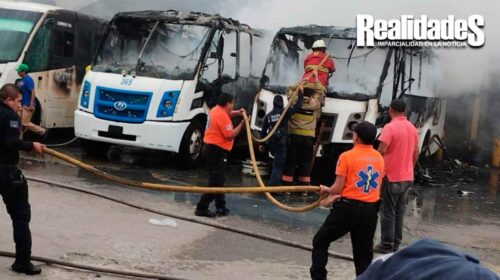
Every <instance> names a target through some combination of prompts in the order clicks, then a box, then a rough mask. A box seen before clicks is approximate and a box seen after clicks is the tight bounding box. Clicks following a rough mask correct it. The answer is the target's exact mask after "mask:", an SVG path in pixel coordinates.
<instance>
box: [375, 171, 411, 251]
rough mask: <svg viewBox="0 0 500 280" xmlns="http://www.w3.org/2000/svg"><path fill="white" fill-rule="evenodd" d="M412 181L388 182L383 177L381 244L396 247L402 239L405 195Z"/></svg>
mask: <svg viewBox="0 0 500 280" xmlns="http://www.w3.org/2000/svg"><path fill="white" fill-rule="evenodd" d="M412 184H413V182H411V181H408V182H389V181H388V180H387V178H384V183H383V185H382V190H381V191H382V205H381V209H380V226H381V230H382V237H381V239H382V242H381V243H382V244H383V245H387V246H393V247H395V248H398V247H399V245H401V240H402V239H403V218H404V214H405V208H406V195H407V193H408V189H409V188H410V186H411V185H412Z"/></svg>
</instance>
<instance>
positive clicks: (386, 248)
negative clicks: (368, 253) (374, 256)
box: [373, 243, 393, 254]
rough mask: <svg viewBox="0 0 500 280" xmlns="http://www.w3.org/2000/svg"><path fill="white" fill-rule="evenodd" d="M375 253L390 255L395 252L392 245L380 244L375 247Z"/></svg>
mask: <svg viewBox="0 0 500 280" xmlns="http://www.w3.org/2000/svg"><path fill="white" fill-rule="evenodd" d="M373 252H377V253H380V254H390V253H392V252H393V247H392V246H391V245H386V244H382V243H379V244H377V245H376V246H375V247H373Z"/></svg>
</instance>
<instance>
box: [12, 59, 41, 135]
mask: <svg viewBox="0 0 500 280" xmlns="http://www.w3.org/2000/svg"><path fill="white" fill-rule="evenodd" d="M16 71H17V74H18V75H19V77H21V79H20V80H19V81H18V82H17V86H18V87H19V89H20V90H21V92H22V93H23V99H22V101H21V109H20V110H19V112H18V113H19V115H20V117H21V125H22V129H21V139H22V138H23V135H24V132H25V131H26V130H30V131H33V132H34V133H36V134H38V135H40V136H46V133H47V130H46V129H45V128H43V127H41V126H38V125H36V124H34V123H32V122H31V118H32V117H33V113H34V112H35V105H36V103H35V98H36V93H35V82H34V81H33V79H32V78H31V76H30V75H28V72H29V66H28V65H27V64H19V66H17V68H16Z"/></svg>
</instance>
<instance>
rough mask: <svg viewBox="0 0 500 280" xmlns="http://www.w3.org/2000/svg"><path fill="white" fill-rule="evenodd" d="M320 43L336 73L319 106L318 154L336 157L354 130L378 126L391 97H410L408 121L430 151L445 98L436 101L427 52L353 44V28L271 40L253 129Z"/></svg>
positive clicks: (305, 31) (294, 31)
mask: <svg viewBox="0 0 500 280" xmlns="http://www.w3.org/2000/svg"><path fill="white" fill-rule="evenodd" d="M318 39H323V40H324V41H325V42H326V44H327V52H328V53H329V54H330V55H331V56H332V57H333V59H334V60H335V64H336V68H337V71H336V72H335V73H334V74H333V76H332V77H331V79H330V83H329V86H328V89H327V93H326V101H325V106H324V107H323V108H322V116H321V120H320V122H321V124H320V125H321V126H320V127H321V129H320V130H319V136H318V141H319V142H318V144H320V149H319V153H318V156H335V155H337V154H338V153H339V152H341V151H343V150H345V149H346V148H348V147H349V144H350V143H352V137H353V133H354V127H355V125H356V124H357V123H359V122H362V121H369V122H371V123H374V124H376V125H377V126H378V127H379V128H381V127H382V126H383V125H384V124H385V122H386V121H387V117H386V112H387V107H388V105H389V103H390V101H391V100H392V99H394V98H400V97H401V98H406V99H408V104H409V108H408V112H409V119H410V120H411V121H412V122H413V123H414V124H415V125H416V127H417V128H418V130H419V134H420V143H419V145H420V150H421V151H422V150H424V151H426V152H427V153H434V152H435V151H436V150H437V148H438V146H437V145H436V143H435V141H433V139H436V138H442V137H443V130H444V115H445V113H444V111H445V110H446V103H445V100H443V99H440V98H436V97H435V92H434V91H435V81H436V80H437V79H435V77H436V75H438V71H437V67H436V65H435V64H434V63H433V60H434V59H433V58H434V57H433V54H432V52H431V51H430V50H429V49H422V48H393V47H374V48H364V47H363V48H362V47H357V46H356V39H357V38H356V29H355V28H339V27H328V26H314V25H311V26H301V27H292V28H283V29H281V30H280V31H279V32H278V33H277V34H276V36H275V37H274V40H273V42H272V46H271V50H270V54H269V56H268V59H267V62H266V66H265V68H264V71H263V74H262V79H261V91H260V93H259V98H258V100H256V103H255V104H254V107H253V112H252V116H253V119H252V129H253V130H254V131H259V130H260V129H261V127H262V123H263V120H264V116H265V115H266V114H267V113H268V112H269V111H271V110H272V104H273V102H272V101H273V97H274V95H275V94H285V91H286V88H287V87H288V86H289V85H292V84H294V83H297V82H298V80H300V78H301V77H302V74H303V62H304V59H305V57H306V56H307V54H308V53H309V52H310V49H311V46H312V44H313V42H314V41H315V40H318Z"/></svg>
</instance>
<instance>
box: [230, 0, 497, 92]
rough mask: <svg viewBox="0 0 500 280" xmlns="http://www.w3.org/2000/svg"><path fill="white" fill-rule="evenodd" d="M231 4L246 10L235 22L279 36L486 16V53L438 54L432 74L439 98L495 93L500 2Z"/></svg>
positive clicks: (294, 0)
mask: <svg viewBox="0 0 500 280" xmlns="http://www.w3.org/2000/svg"><path fill="white" fill-rule="evenodd" d="M226 1H228V2H231V3H232V6H234V5H238V4H240V5H242V8H240V9H239V11H236V14H235V16H234V17H235V18H238V19H240V20H241V21H242V22H246V23H249V24H250V25H252V26H253V27H259V28H265V29H271V30H274V31H276V30H277V29H279V28H280V27H283V26H295V25H306V24H318V25H335V26H345V27H354V26H355V24H356V22H355V19H356V15H358V14H369V15H372V16H374V17H375V18H380V19H393V18H399V17H400V16H401V15H403V14H410V15H415V16H419V15H428V16H429V17H430V18H435V19H445V18H446V17H447V16H448V15H455V16H456V18H467V17H468V16H470V15H474V14H479V15H482V16H484V18H485V23H486V24H485V27H484V28H483V30H484V32H485V37H486V44H485V46H484V47H482V48H479V49H473V48H464V49H462V48H460V49H452V48H443V49H437V48H436V49H435V51H436V54H437V56H438V62H439V63H438V67H439V69H437V70H436V72H435V73H432V74H433V75H432V76H433V77H434V78H435V79H436V81H435V82H436V84H437V88H436V93H437V94H438V95H440V96H458V95H463V94H477V93H480V92H482V91H483V90H487V89H490V88H491V87H492V86H493V83H492V82H493V79H494V77H495V76H496V75H498V74H499V73H500V66H499V65H500V64H499V63H498V62H500V52H499V47H500V33H499V32H498V30H500V18H499V17H498V15H497V11H498V10H499V9H500V2H499V1H496V0H478V1H467V0H437V1H436V0H420V1H413V2H411V3H410V2H408V1H399V0H381V1H363V0H353V1H348V2H346V1H330V0H310V1H299V0H273V1H266V0H257V1H253V2H251V3H250V2H243V1H234V0H231V1H229V0H226ZM235 2H236V3H235ZM243 3H246V4H243ZM411 4H412V5H411ZM232 6H231V7H232Z"/></svg>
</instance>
